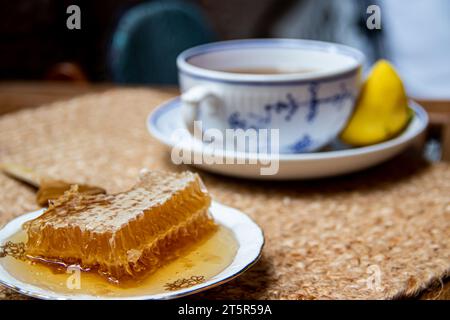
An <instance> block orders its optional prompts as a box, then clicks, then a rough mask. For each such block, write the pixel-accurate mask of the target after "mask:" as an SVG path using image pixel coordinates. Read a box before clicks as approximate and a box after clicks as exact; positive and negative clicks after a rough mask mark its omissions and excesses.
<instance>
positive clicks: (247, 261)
mask: <svg viewBox="0 0 450 320" xmlns="http://www.w3.org/2000/svg"><path fill="white" fill-rule="evenodd" d="M43 212H44V209H42V210H38V211H34V212H30V213H27V214H24V215H22V216H20V217H18V218H16V219H14V220H12V221H10V222H9V223H8V224H7V225H6V226H5V227H4V228H3V229H1V230H0V245H3V244H4V243H5V242H6V241H7V240H8V239H9V238H10V237H11V236H13V235H14V234H16V233H17V232H19V231H20V230H21V228H22V224H23V223H24V222H26V221H29V220H31V219H34V218H37V217H38V216H39V215H41V214H42V213H43ZM210 212H211V214H212V216H213V217H214V220H215V221H216V222H217V223H218V224H220V225H222V226H224V227H226V228H228V229H229V230H231V231H232V232H233V235H234V237H235V239H236V242H237V244H238V250H237V252H236V255H235V257H234V259H233V261H232V262H231V264H230V265H229V266H228V267H226V268H225V269H224V270H223V271H222V272H220V273H219V274H217V275H215V276H213V277H212V278H211V279H209V280H207V281H205V282H203V283H200V284H197V285H194V286H192V287H189V288H185V289H179V290H176V291H165V292H161V293H158V294H151V295H140V296H134V295H133V296H126V297H120V298H111V297H108V296H98V295H86V294H77V293H76V290H74V293H73V294H67V293H60V292H55V291H52V290H50V289H47V288H41V287H38V286H35V285H32V284H29V283H24V282H22V281H20V280H18V279H16V278H15V277H14V276H13V275H12V274H10V273H9V272H8V271H7V269H6V268H4V266H3V265H2V259H1V258H0V284H2V285H4V286H6V287H8V288H10V289H12V290H14V291H17V292H19V293H22V294H25V295H28V296H31V297H35V298H39V299H58V300H80V299H83V300H85V299H89V300H91V299H102V300H103V299H120V300H127V299H132V300H155V299H174V298H180V297H184V296H188V295H191V294H194V293H197V292H200V291H204V290H207V289H209V288H213V287H216V286H218V285H220V284H223V283H225V282H228V281H230V280H232V279H234V278H236V277H237V276H239V275H240V274H242V273H243V272H245V271H246V270H247V269H249V268H250V267H251V266H252V265H253V264H255V263H256V261H258V259H259V257H260V256H261V251H262V248H263V246H264V235H263V232H262V230H261V229H260V228H259V226H258V225H257V224H256V223H255V222H253V221H252V220H251V219H250V218H249V217H248V216H247V215H245V214H244V213H242V212H241V211H238V210H236V209H233V208H230V207H227V206H225V205H222V204H220V203H217V202H215V201H213V203H212V205H211V208H210Z"/></svg>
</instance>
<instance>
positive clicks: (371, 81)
mask: <svg viewBox="0 0 450 320" xmlns="http://www.w3.org/2000/svg"><path fill="white" fill-rule="evenodd" d="M411 115H412V110H411V109H410V108H409V107H408V98H407V96H406V93H405V89H404V87H403V83H402V80H401V79H400V77H399V76H398V74H397V72H396V71H395V69H394V67H393V66H392V65H391V64H390V63H389V62H387V61H386V60H379V61H378V62H377V63H376V64H375V65H374V66H373V68H372V70H371V72H370V74H369V76H368V78H367V79H366V81H365V83H364V84H363V86H362V88H361V92H360V94H359V97H358V99H357V102H356V106H355V111H354V113H353V115H352V117H351V118H350V121H349V123H348V124H347V127H346V128H345V129H344V130H343V131H342V133H341V136H340V137H341V140H342V141H344V142H345V143H347V144H350V145H353V146H366V145H370V144H374V143H379V142H382V141H386V140H388V139H391V138H392V137H394V136H396V135H398V134H399V133H400V132H401V131H402V130H403V129H404V128H405V126H406V125H407V123H408V121H409V120H410V118H411Z"/></svg>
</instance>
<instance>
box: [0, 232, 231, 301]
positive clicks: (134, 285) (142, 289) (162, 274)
mask: <svg viewBox="0 0 450 320" xmlns="http://www.w3.org/2000/svg"><path fill="white" fill-rule="evenodd" d="M9 240H10V241H11V242H13V243H21V242H26V241H27V235H26V233H25V232H23V231H21V232H20V233H18V234H16V235H15V236H14V237H12V238H11V239H9ZM237 249H238V244H237V241H236V239H235V238H234V235H233V233H232V231H230V230H229V229H227V228H225V227H223V226H219V227H218V228H217V230H216V231H215V232H212V233H211V234H209V235H208V236H206V237H205V238H204V239H202V240H201V241H199V242H197V243H196V244H194V245H192V246H190V247H189V248H188V249H186V250H185V251H184V252H183V253H182V254H181V255H180V256H179V257H178V258H177V259H175V260H172V261H171V262H168V263H167V264H165V265H164V266H162V267H161V268H159V269H158V270H156V271H155V272H153V273H152V274H150V275H148V276H147V277H144V278H140V279H136V280H133V281H127V282H123V283H120V284H119V285H117V284H114V283H112V282H110V281H107V280H106V279H105V278H104V277H103V276H101V275H99V274H98V273H97V272H96V271H94V270H92V271H81V272H77V270H76V269H74V268H70V270H66V269H65V268H60V269H58V268H54V267H53V268H49V267H48V266H46V265H44V264H41V263H37V262H33V261H30V260H21V259H16V258H13V257H11V256H6V257H4V258H1V259H0V264H2V266H3V267H4V268H5V269H6V271H7V272H8V273H10V274H11V275H12V276H13V277H15V278H16V279H17V280H19V281H22V282H24V283H28V284H32V285H35V286H38V287H40V288H44V289H47V290H51V291H53V292H56V293H59V294H70V295H75V294H77V295H83V294H85V295H93V296H98V297H100V298H120V297H138V296H142V295H151V294H160V293H168V292H170V291H175V290H178V289H183V288H188V287H190V286H192V285H195V284H198V283H202V282H205V281H208V280H209V279H211V278H212V277H214V276H215V275H217V274H219V273H220V272H221V271H223V270H224V269H225V268H226V267H227V266H229V265H230V263H231V262H232V261H233V258H234V257H235V255H236V252H237ZM77 273H78V274H77ZM78 275H79V279H78V280H77V279H76V277H77V276H78Z"/></svg>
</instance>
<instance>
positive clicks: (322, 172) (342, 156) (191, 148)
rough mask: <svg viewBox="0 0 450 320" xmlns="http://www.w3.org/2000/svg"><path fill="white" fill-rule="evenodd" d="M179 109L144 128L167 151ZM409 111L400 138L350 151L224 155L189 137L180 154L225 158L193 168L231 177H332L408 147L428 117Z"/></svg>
mask: <svg viewBox="0 0 450 320" xmlns="http://www.w3.org/2000/svg"><path fill="white" fill-rule="evenodd" d="M180 108H181V103H180V99H179V98H175V99H172V100H170V101H168V102H166V103H163V104H162V105H160V106H159V107H158V108H157V109H156V110H155V111H153V112H152V113H151V114H150V115H149V117H148V119H147V128H148V130H149V132H150V133H151V135H152V136H153V137H155V138H156V139H157V140H159V141H160V142H161V143H163V144H164V145H166V146H167V147H168V148H170V149H172V148H173V147H174V146H176V145H177V143H178V144H179V141H178V142H177V140H175V139H174V136H176V135H174V133H175V131H176V130H179V129H185V126H184V124H183V121H182V119H181V110H180ZM410 108H411V109H412V110H413V111H414V115H413V118H412V119H411V121H410V122H409V124H408V127H407V128H406V129H405V130H404V131H403V132H402V133H401V134H400V135H398V136H397V137H395V138H393V139H391V140H388V141H385V142H382V143H378V144H375V145H371V146H367V147H360V148H350V147H348V146H344V145H342V144H340V143H339V142H338V141H336V142H334V143H332V144H331V145H330V146H329V147H328V148H327V149H328V150H326V151H319V152H311V153H298V154H279V155H278V159H276V157H274V156H273V155H267V154H257V153H244V152H228V151H224V150H217V149H216V150H213V151H212V152H210V151H211V149H207V148H206V149H205V146H204V145H203V144H202V142H201V141H200V140H198V139H195V138H194V137H191V138H190V139H191V141H189V143H185V144H184V145H185V146H184V151H187V152H191V153H192V155H193V156H192V159H194V158H195V157H196V156H198V157H199V158H201V157H202V156H206V155H208V156H211V154H212V155H213V156H217V157H218V158H220V157H222V158H223V159H225V160H224V162H223V163H212V164H206V163H204V162H203V163H197V164H193V165H194V166H196V167H199V168H201V169H204V170H208V171H211V172H215V173H220V174H224V175H229V176H235V177H243V178H252V179H265V180H290V179H311V178H322V177H328V176H336V175H341V174H345V173H350V172H354V171H358V170H362V169H365V168H368V167H371V166H374V165H377V164H379V163H381V162H383V161H385V160H388V159H390V158H392V157H393V156H395V155H397V154H398V153H400V152H401V151H403V150H404V149H405V148H406V147H407V146H408V145H410V144H411V143H412V142H413V141H414V139H415V138H416V137H417V136H419V135H420V134H421V133H422V132H423V131H424V130H425V128H426V127H427V124H428V115H427V113H426V112H425V110H424V109H423V108H422V107H421V106H420V105H418V104H417V103H416V102H414V101H410ZM243 160H246V161H247V162H246V163H244V164H239V161H243ZM268 161H278V164H279V169H278V171H277V172H276V173H275V174H274V175H261V168H264V167H267V166H268V163H269V162H268ZM249 162H250V163H249ZM188 164H190V163H188Z"/></svg>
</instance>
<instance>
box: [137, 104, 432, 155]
mask: <svg viewBox="0 0 450 320" xmlns="http://www.w3.org/2000/svg"><path fill="white" fill-rule="evenodd" d="M408 106H409V108H411V110H412V111H413V117H412V118H411V119H410V121H409V123H408V125H407V127H406V128H405V129H404V131H403V132H402V133H401V134H400V135H398V136H396V137H394V138H392V139H389V140H387V141H383V142H380V143H377V144H373V145H369V146H364V147H358V148H351V149H344V150H332V151H318V152H308V153H297V154H283V153H280V154H278V160H279V161H280V162H299V161H311V160H330V159H340V158H346V157H356V156H361V155H370V154H373V153H377V152H380V151H384V150H389V149H391V148H394V147H396V146H400V145H402V144H403V143H407V142H409V141H412V140H414V139H415V138H416V137H417V136H419V135H420V134H421V133H422V132H423V131H424V130H425V129H426V127H427V125H428V122H429V117H428V114H427V112H426V111H425V109H424V108H423V107H422V106H421V105H420V104H418V103H417V102H416V101H414V100H412V99H410V100H409V104H408ZM180 107H181V99H180V96H176V97H174V98H172V99H170V100H166V101H164V102H163V103H161V104H159V105H158V106H157V107H156V108H155V109H154V110H153V111H151V112H150V113H149V114H148V116H147V119H146V127H147V131H148V132H149V133H150V135H151V136H153V137H154V138H155V139H156V140H158V141H159V142H161V143H162V144H164V145H165V146H167V147H173V146H174V144H173V142H172V141H171V139H170V137H167V136H166V135H165V134H163V133H162V132H161V131H160V130H158V128H157V125H156V122H157V121H158V119H159V118H160V117H161V116H162V115H163V114H164V113H166V112H168V109H169V110H171V109H172V108H180ZM415 123H417V124H416V126H417V128H414V126H413V124H415ZM413 129H414V130H413ZM186 150H187V151H191V152H194V153H195V152H198V153H202V154H205V152H204V151H202V149H199V148H196V147H194V148H190V147H189V146H187V147H186ZM209 154H211V153H209ZM212 154H217V152H213V153H212ZM223 155H225V156H228V154H227V153H226V152H225V153H224V154H223ZM230 157H231V158H234V159H243V158H245V159H249V160H267V159H272V156H271V155H270V154H269V155H267V154H258V153H245V152H233V153H231V156H230Z"/></svg>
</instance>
